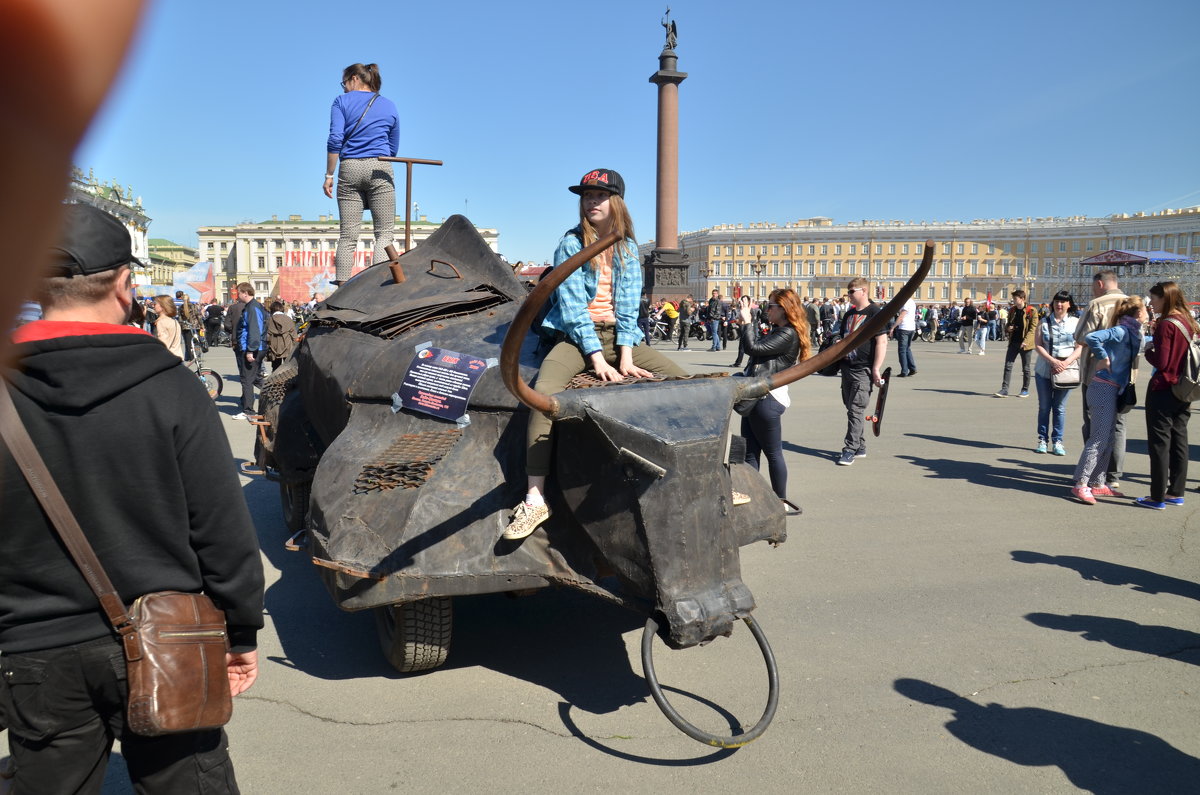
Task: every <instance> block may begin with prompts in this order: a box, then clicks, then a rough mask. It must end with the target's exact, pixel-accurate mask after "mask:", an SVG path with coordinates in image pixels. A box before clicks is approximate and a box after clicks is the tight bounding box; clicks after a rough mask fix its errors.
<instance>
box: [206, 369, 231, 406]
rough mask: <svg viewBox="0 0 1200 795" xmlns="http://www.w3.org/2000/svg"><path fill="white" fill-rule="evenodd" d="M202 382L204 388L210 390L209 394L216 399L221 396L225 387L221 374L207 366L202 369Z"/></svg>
mask: <svg viewBox="0 0 1200 795" xmlns="http://www.w3.org/2000/svg"><path fill="white" fill-rule="evenodd" d="M200 383H202V384H204V388H205V389H206V390H208V396H209V397H210V398H212V399H213V400H216V399H217V398H219V397H220V396H221V390H222V389H223V388H224V386H225V385H224V383H223V382H222V381H221V376H219V375H217V374H216V373H214V372H213V371H212V370H209V369H208V368H207V367H205V368H201V370H200Z"/></svg>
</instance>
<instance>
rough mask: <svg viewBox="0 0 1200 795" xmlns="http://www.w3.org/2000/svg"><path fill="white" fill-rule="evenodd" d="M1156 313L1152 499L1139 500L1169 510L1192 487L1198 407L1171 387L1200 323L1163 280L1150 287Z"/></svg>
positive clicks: (1150, 415) (1149, 432)
mask: <svg viewBox="0 0 1200 795" xmlns="http://www.w3.org/2000/svg"><path fill="white" fill-rule="evenodd" d="M1150 306H1151V307H1152V308H1153V309H1154V317H1155V321H1154V324H1153V325H1152V326H1151V333H1152V334H1153V335H1154V341H1153V343H1152V344H1151V346H1150V347H1147V348H1146V361H1148V362H1149V363H1150V364H1151V365H1153V366H1154V370H1155V372H1154V377H1153V378H1151V379H1150V384H1149V386H1148V387H1147V390H1146V444H1147V447H1148V448H1149V450H1150V496H1148V497H1139V498H1138V500H1137V503H1138V505H1141V506H1144V507H1146V508H1153V509H1155V510H1159V511H1161V510H1164V509H1165V508H1166V507H1167V506H1168V505H1183V490H1184V488H1185V487H1186V486H1187V466H1188V435H1187V425H1188V420H1189V419H1191V416H1192V404H1191V403H1185V402H1183V401H1182V400H1179V399H1178V398H1176V397H1175V395H1174V394H1172V392H1171V387H1172V386H1174V385H1175V384H1176V383H1178V382H1179V373H1180V372H1181V370H1182V368H1183V363H1184V361H1185V360H1186V359H1187V355H1188V345H1189V343H1190V342H1191V338H1192V337H1193V336H1194V335H1196V334H1200V325H1197V324H1196V321H1195V319H1193V318H1192V313H1191V312H1189V311H1188V308H1187V301H1186V300H1184V297H1183V292H1182V291H1180V289H1179V285H1177V284H1176V283H1175V282H1159V283H1158V284H1156V285H1154V286H1153V287H1151V288H1150Z"/></svg>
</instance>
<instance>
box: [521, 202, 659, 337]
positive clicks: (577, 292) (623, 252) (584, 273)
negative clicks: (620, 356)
mask: <svg viewBox="0 0 1200 795" xmlns="http://www.w3.org/2000/svg"><path fill="white" fill-rule="evenodd" d="M614 249H615V250H614V251H613V269H612V280H613V285H612V294H613V313H614V314H615V315H616V316H617V345H625V346H627V347H630V348H632V347H634V346H635V345H637V344H638V343H639V342H641V341H642V339H643V336H642V330H641V329H639V328H638V324H637V316H638V302H639V301H640V300H641V297H642V265H641V262H640V261H639V260H638V253H637V244H636V243H635V242H634V241H633V240H632V239H630V238H626V239H625V240H623V241H621V242H620V243H617V244H616V246H614ZM582 250H583V241H582V231H581V230H580V228H579V227H578V226H577V227H575V228H574V229H572V230H571V231H569V232H567V233H566V234H565V235H563V237H562V240H559V241H558V248H557V249H556V250H555V252H554V267H556V268H557V267H558V266H559V265H561V264H563V263H564V262H566V261H567V260H568V259H570V258H571V257H573V256H575V255H576V254H578V253H579V252H580V251H582ZM598 281H599V278H598V276H597V274H596V271H595V270H594V269H593V268H592V267H591V266H590V265H586V264H585V265H583V266H581V267H580V268H579V270H577V271H575V272H574V273H572V274H571V275H570V276H568V277H567V280H566V281H565V282H563V283H562V284H560V285H559V286H558V289H557V290H555V291H554V297H553V298H552V299H551V304H550V309H549V310H548V311H547V312H546V319H545V320H543V321H542V328H544V329H548V330H550V331H551V332H554V331H561V332H562V333H564V334H566V335H567V339H569V340H571V342H573V343H575V345H576V346H577V347H578V348H579V350H580V351H582V352H583V355H584V356H585V357H586V356H591V355H592V354H593V353H595V352H596V351H598V350H600V338H599V337H597V336H596V326H595V323H593V322H592V318H591V316H590V315H589V314H588V311H587V308H588V304H590V303H591V302H592V301H593V300H595V298H596V285H597V282H598Z"/></svg>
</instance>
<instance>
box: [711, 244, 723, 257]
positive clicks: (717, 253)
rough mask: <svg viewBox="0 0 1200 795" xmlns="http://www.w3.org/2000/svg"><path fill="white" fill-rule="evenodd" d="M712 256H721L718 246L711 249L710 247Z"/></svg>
mask: <svg viewBox="0 0 1200 795" xmlns="http://www.w3.org/2000/svg"><path fill="white" fill-rule="evenodd" d="M712 255H713V256H714V257H719V256H721V247H720V246H713V247H712Z"/></svg>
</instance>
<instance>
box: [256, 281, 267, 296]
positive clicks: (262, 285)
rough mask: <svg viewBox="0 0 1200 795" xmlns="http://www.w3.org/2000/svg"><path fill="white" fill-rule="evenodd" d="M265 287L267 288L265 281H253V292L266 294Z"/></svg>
mask: <svg viewBox="0 0 1200 795" xmlns="http://www.w3.org/2000/svg"><path fill="white" fill-rule="evenodd" d="M267 289H268V285H267V282H255V283H254V292H255V293H257V294H259V295H266V294H267Z"/></svg>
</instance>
